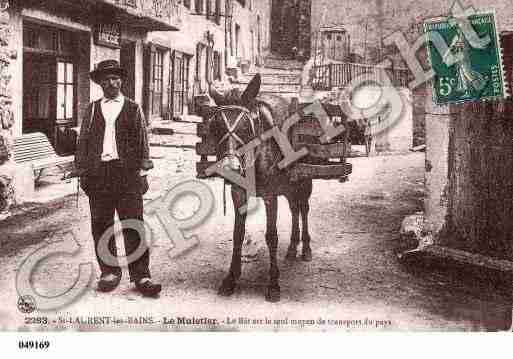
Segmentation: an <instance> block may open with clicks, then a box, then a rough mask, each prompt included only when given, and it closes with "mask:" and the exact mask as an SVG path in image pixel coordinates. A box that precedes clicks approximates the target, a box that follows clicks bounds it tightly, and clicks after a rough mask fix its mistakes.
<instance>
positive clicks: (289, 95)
mask: <svg viewBox="0 0 513 359" xmlns="http://www.w3.org/2000/svg"><path fill="white" fill-rule="evenodd" d="M260 93H261V94H265V95H277V96H281V97H285V98H289V99H290V98H294V97H299V92H298V91H294V92H272V91H261V92H260Z"/></svg>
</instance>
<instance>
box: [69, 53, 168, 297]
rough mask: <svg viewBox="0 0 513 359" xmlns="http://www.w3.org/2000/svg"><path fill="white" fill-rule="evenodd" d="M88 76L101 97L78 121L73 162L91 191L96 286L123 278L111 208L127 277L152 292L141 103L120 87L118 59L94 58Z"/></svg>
mask: <svg viewBox="0 0 513 359" xmlns="http://www.w3.org/2000/svg"><path fill="white" fill-rule="evenodd" d="M90 77H91V79H92V80H93V81H94V82H96V83H97V84H99V85H100V86H101V87H102V90H103V98H101V99H100V100H98V101H95V102H93V103H91V104H90V105H89V110H88V114H87V116H86V118H85V119H84V120H83V122H82V126H81V129H80V138H79V143H78V149H77V153H76V156H75V164H76V168H77V172H78V175H79V176H80V181H81V182H80V183H81V187H82V189H83V190H84V192H85V193H86V194H87V196H88V197H89V205H90V210H91V227H92V234H93V239H94V244H95V252H96V258H97V260H98V264H99V266H100V270H101V277H100V280H99V282H98V290H99V291H102V292H110V291H112V290H114V289H115V288H116V287H117V286H118V284H119V282H120V280H121V267H120V266H119V263H118V259H117V253H116V243H115V240H114V236H113V235H112V233H113V224H114V212H115V211H116V212H117V213H118V217H119V219H120V220H121V224H122V228H123V237H124V242H125V251H126V256H127V261H128V272H129V274H130V281H131V282H134V283H135V286H136V288H137V289H138V290H139V291H140V292H141V293H142V295H143V296H148V297H150V296H151V297H152V296H156V295H157V294H158V293H160V290H161V285H160V284H154V283H153V282H152V281H151V275H150V270H149V250H148V246H147V243H146V241H145V237H144V223H143V198H142V196H143V194H144V193H145V192H146V191H147V190H148V180H147V178H146V174H147V171H148V170H150V169H151V168H153V163H152V161H151V160H150V159H149V147H148V134H147V126H146V121H145V119H144V115H143V112H142V110H141V107H140V106H139V105H138V104H137V103H135V102H134V101H132V100H130V99H128V98H126V97H124V96H123V94H122V93H121V85H122V82H123V79H124V78H126V72H125V70H124V69H122V68H121V67H120V65H119V63H118V61H116V60H106V61H102V62H100V63H98V65H97V66H96V69H95V70H94V71H92V72H91V73H90Z"/></svg>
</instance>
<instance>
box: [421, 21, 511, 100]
mask: <svg viewBox="0 0 513 359" xmlns="http://www.w3.org/2000/svg"><path fill="white" fill-rule="evenodd" d="M424 31H425V33H426V34H427V36H428V39H429V41H428V45H427V48H428V56H429V60H430V62H431V66H432V68H433V70H434V72H435V76H434V79H433V100H434V102H435V103H436V104H438V105H445V104H451V103H462V102H469V101H480V100H493V99H502V98H505V97H507V90H506V82H505V76H504V67H503V62H502V54H501V47H500V42H499V41H500V40H499V36H498V33H497V24H496V19H495V13H494V12H493V11H487V12H481V13H475V14H472V15H468V16H449V17H446V18H437V19H431V20H428V21H426V22H425V23H424Z"/></svg>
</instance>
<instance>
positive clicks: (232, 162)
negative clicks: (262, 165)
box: [221, 155, 242, 173]
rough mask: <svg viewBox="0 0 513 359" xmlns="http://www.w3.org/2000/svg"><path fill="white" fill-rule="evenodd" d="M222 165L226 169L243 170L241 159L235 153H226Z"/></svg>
mask: <svg viewBox="0 0 513 359" xmlns="http://www.w3.org/2000/svg"><path fill="white" fill-rule="evenodd" d="M221 166H222V167H223V168H224V169H228V170H231V171H235V172H239V173H240V172H241V171H242V163H241V161H240V159H239V158H238V157H237V156H235V155H226V156H225V157H223V159H222V160H221Z"/></svg>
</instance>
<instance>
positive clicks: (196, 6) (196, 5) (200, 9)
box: [194, 0, 204, 14]
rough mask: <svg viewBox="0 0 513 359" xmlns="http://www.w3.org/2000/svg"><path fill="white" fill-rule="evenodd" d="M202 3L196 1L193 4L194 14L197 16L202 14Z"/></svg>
mask: <svg viewBox="0 0 513 359" xmlns="http://www.w3.org/2000/svg"><path fill="white" fill-rule="evenodd" d="M203 1H204V0H196V2H195V4H194V5H195V8H196V13H198V14H203Z"/></svg>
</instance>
